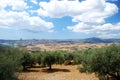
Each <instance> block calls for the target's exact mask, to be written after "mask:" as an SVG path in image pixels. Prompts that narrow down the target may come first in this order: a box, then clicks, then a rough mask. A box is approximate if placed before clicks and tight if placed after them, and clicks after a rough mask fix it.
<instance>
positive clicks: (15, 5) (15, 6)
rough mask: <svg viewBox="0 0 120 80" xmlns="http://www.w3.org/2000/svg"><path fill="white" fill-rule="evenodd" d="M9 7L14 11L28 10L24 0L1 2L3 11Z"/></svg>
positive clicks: (0, 5) (4, 0)
mask: <svg viewBox="0 0 120 80" xmlns="http://www.w3.org/2000/svg"><path fill="white" fill-rule="evenodd" d="M7 6H11V7H12V10H24V9H26V8H27V3H26V2H24V0H0V7H2V9H4V8H5V7H7Z"/></svg>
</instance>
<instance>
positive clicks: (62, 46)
mask: <svg viewBox="0 0 120 80" xmlns="http://www.w3.org/2000/svg"><path fill="white" fill-rule="evenodd" d="M105 45H107V44H105V43H96V44H90V43H57V44H37V45H33V46H27V47H26V48H27V50H30V51H37V50H47V51H51V50H64V51H76V50H83V49H91V48H100V47H103V46H105Z"/></svg>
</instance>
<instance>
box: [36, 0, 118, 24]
mask: <svg viewBox="0 0 120 80" xmlns="http://www.w3.org/2000/svg"><path fill="white" fill-rule="evenodd" d="M39 5H40V7H41V8H40V9H38V11H37V12H38V15H39V16H49V17H53V18H61V17H64V16H71V17H72V18H73V21H74V22H81V21H82V22H86V23H94V24H100V23H104V22H105V21H104V19H105V18H107V17H110V16H111V15H113V14H115V13H117V12H118V8H117V6H116V5H115V4H112V3H108V2H105V0H85V1H82V2H79V1H78V0H75V1H69V0H63V1H58V0H52V1H50V2H40V3H39Z"/></svg>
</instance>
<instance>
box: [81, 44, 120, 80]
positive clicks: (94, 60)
mask: <svg viewBox="0 0 120 80" xmlns="http://www.w3.org/2000/svg"><path fill="white" fill-rule="evenodd" d="M83 57H84V58H83V59H82V60H83V61H82V65H83V67H82V68H81V69H80V71H81V72H84V71H87V72H95V73H96V74H97V75H98V77H99V78H100V80H103V78H104V80H105V79H107V78H108V77H109V76H111V77H114V78H115V79H116V80H120V63H119V62H120V45H116V44H112V45H110V46H107V47H103V48H97V49H91V50H86V51H85V52H84V55H83Z"/></svg>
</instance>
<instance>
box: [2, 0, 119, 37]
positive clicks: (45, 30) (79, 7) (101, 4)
mask: <svg viewBox="0 0 120 80" xmlns="http://www.w3.org/2000/svg"><path fill="white" fill-rule="evenodd" d="M119 8H120V1H119V0H0V39H20V38H22V39H81V38H89V37H100V38H120V9H119Z"/></svg>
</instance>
